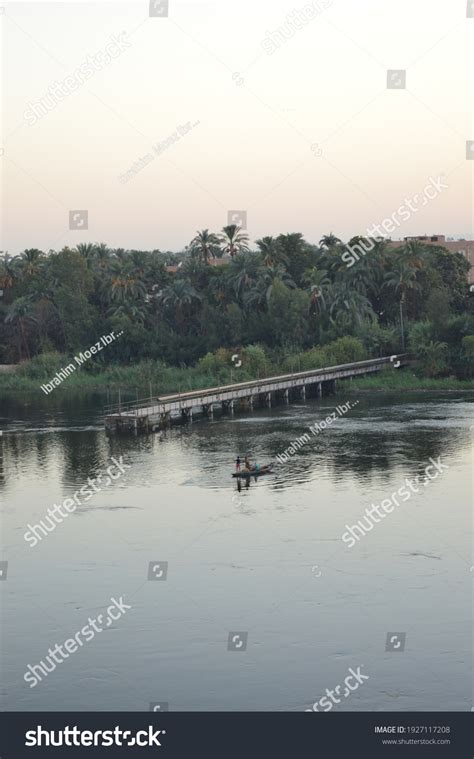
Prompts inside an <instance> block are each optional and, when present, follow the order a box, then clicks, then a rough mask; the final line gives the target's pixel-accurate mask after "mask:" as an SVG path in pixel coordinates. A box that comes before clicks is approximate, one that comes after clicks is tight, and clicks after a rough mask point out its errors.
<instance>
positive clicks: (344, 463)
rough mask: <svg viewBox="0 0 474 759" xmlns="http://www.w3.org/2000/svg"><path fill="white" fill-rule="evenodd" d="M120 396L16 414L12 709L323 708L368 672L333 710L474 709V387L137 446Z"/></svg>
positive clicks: (9, 659) (5, 402)
mask: <svg viewBox="0 0 474 759" xmlns="http://www.w3.org/2000/svg"><path fill="white" fill-rule="evenodd" d="M347 400H349V401H350V403H351V404H354V407H353V408H351V409H350V410H348V411H347V413H342V414H341V415H340V414H339V412H335V409H336V406H338V405H340V404H343V403H345V402H346V401H347ZM356 401H357V403H356ZM102 402H103V398H102V397H101V396H100V395H99V394H91V395H74V394H69V393H67V394H66V393H63V392H62V391H56V393H55V394H53V395H52V396H51V397H48V398H44V399H41V401H40V402H38V400H37V398H29V399H28V397H27V396H20V395H14V394H11V395H9V396H8V397H7V398H4V399H2V401H1V403H0V416H1V419H0V425H1V428H2V430H3V437H2V443H1V448H2V450H3V468H2V476H1V480H0V497H1V500H2V525H3V530H2V532H3V545H2V551H1V556H0V559H2V562H3V563H2V564H1V565H0V567H1V568H2V570H3V574H2V577H1V579H4V578H5V576H6V579H4V581H3V582H0V591H1V597H2V609H3V615H2V616H3V620H4V632H3V644H2V648H3V654H4V656H5V663H4V667H3V684H2V698H3V706H2V708H4V709H6V710H35V711H42V710H46V711H48V710H68V711H69V710H70V711H75V710H94V711H95V710H99V711H100V710H106V711H122V710H137V711H142V710H144V711H147V710H149V709H150V708H155V709H156V710H159V709H162V710H164V709H170V710H173V711H176V710H195V711H208V710H211V711H212V710H243V711H245V710H249V711H254V710H256V711H269V710H272V711H274V710H276V711H280V710H283V711H303V710H305V709H311V708H312V705H313V704H315V703H317V704H318V710H319V711H325V710H326V707H324V708H323V706H322V705H321V698H322V697H323V696H324V695H325V693H326V689H330V690H332V692H333V693H334V689H335V688H336V686H338V684H343V682H344V679H345V678H346V676H347V674H348V672H349V670H350V669H352V671H353V672H355V673H357V672H359V673H363V677H359V679H358V680H357V685H356V687H354V688H353V689H351V690H350V691H349V692H348V693H347V694H346V695H344V693H345V691H346V690H348V689H347V688H346V689H344V687H342V688H340V689H339V690H337V691H335V695H334V699H332V700H331V701H330V702H329V701H327V700H326V702H322V703H323V704H327V703H330V704H331V707H330V708H333V709H334V710H336V709H337V710H349V711H358V710H360V711H362V710H363V711H366V710H369V711H371V710H380V711H390V710H393V711H403V710H463V711H470V709H471V706H472V695H471V675H472V652H471V645H472V583H473V578H474V570H473V567H472V564H473V563H474V562H473V560H472V558H471V540H472V463H473V458H472V430H471V429H470V428H471V426H472V425H473V424H474V420H473V410H474V405H473V402H474V392H473V393H472V394H470V393H456V392H452V393H449V394H447V393H445V394H436V393H421V394H420V393H417V394H415V393H413V394H408V393H404V394H403V395H402V394H394V393H371V394H360V395H359V396H357V397H356V396H354V395H351V396H347V397H345V396H344V391H341V392H340V393H338V394H337V395H336V396H331V397H324V398H322V399H320V400H307V401H305V402H298V403H292V404H290V405H289V406H283V405H282V406H278V407H275V408H273V409H268V408H265V409H263V408H262V409H255V410H254V411H253V412H246V413H236V414H235V415H234V416H228V417H223V418H220V417H219V416H217V415H216V416H215V418H214V420H206V419H196V420H195V421H194V422H193V423H192V424H188V425H186V426H179V427H173V428H172V429H171V430H169V431H167V432H162V433H157V434H154V435H150V436H139V437H136V438H134V437H133V436H130V437H128V436H120V437H118V436H107V435H106V434H105V432H104V430H103V426H102V423H101V420H100V413H101V409H102ZM333 412H335V419H334V421H332V420H331V422H330V423H329V424H328V425H327V426H326V428H325V429H322V428H321V431H320V432H319V433H318V434H313V433H312V432H310V431H309V427H310V426H311V425H314V424H315V423H319V422H320V421H321V420H323V419H325V418H326V417H328V415H329V416H330V415H331V414H332V413H333ZM330 418H331V417H330ZM304 433H307V437H308V440H306V438H305V439H304V442H303V444H301V445H300V446H297V447H298V450H296V452H295V453H294V455H289V456H288V460H287V461H286V462H284V463H278V462H277V465H276V467H275V473H274V474H273V475H270V476H265V477H263V476H262V477H261V478H260V479H259V480H258V481H255V480H252V481H251V482H250V483H249V486H248V487H246V486H245V485H244V486H243V487H242V488H241V489H240V490H239V489H238V487H237V483H236V480H235V479H232V478H231V477H230V474H231V472H232V471H233V462H234V459H235V457H236V455H237V453H240V454H245V453H246V452H250V453H251V455H252V457H253V458H254V459H257V460H258V461H259V462H260V463H265V462H267V461H271V460H273V461H277V459H276V456H277V454H281V453H282V452H283V451H285V450H286V449H288V447H289V446H290V444H291V442H292V441H294V440H296V439H298V438H301V436H302V435H303V434H304ZM111 457H114V459H115V461H116V462H117V465H114V466H115V469H114V477H115V478H116V479H113V480H111V481H110V484H107V479H106V477H105V476H103V479H102V480H101V482H100V484H98V481H97V479H96V477H97V474H98V473H99V472H102V473H104V472H105V469H106V468H107V467H108V466H110V465H111ZM433 462H435V464H436V466H435V464H433ZM430 464H431V469H430V476H431V479H429V478H428V479H425V475H424V472H425V468H426V467H427V466H429V465H430ZM122 470H124V471H123V472H122ZM416 477H418V478H419V479H418V480H416V479H415V478H416ZM88 478H94V480H93V481H94V483H95V490H94V489H92V490H90V489H89V490H88V489H87V480H88ZM406 478H408V479H409V480H410V482H412V483H415V482H416V483H418V487H417V491H418V492H417V491H416V490H415V485H413V488H411V489H408V490H407V489H406ZM109 480H110V478H109ZM85 486H86V490H83V495H81V494H80V489H81V488H84V487H85ZM404 486H405V490H404V491H403V492H404V493H407V492H408V497H405V495H404V497H403V500H402V498H401V497H400V496H398V497H397V496H395V501H398V503H394V501H393V494H394V493H395V494H396V493H397V492H398V491H399V490H400V488H403V487H404ZM86 492H92V495H91V496H90V497H88V498H87V500H86V496H85V495H84V493H86ZM78 493H79V495H78ZM74 494H75V495H76V497H75V499H74ZM66 498H70V499H71V501H69V502H68V503H73V507H71V510H70V511H69V510H68V511H64V507H63V512H62V513H64V514H65V516H64V517H62V518H61V521H54V522H53V524H54V529H51V531H45V530H43V531H41V530H40V531H38V529H36V534H37V535H39V538H37V541H36V543H34V540H33V539H32V538H31V537H30V539H29V540H27V539H25V533H26V532H27V530H28V529H33V528H35V525H38V524H39V523H40V522H41V520H43V521H44V520H45V516H47V510H48V508H49V509H51V508H52V507H53V505H54V504H63V502H64V500H65V499H66ZM387 499H388V500H389V501H390V502H391V504H392V508H391V509H390V510H388V508H387V511H384V512H383V518H381V517H380V511H376V512H375V511H372V512H371V513H372V514H379V518H378V521H375V519H376V517H375V516H374V517H373V520H374V521H373V523H372V526H371V528H370V531H369V529H368V524H369V523H368V522H366V524H367V531H366V532H363V531H362V530H361V529H359V531H357V530H355V531H354V533H355V534H357V537H358V539H357V540H356V539H354V540H352V541H349V540H348V539H347V537H346V540H345V541H344V540H343V538H342V536H343V534H344V533H345V532H346V531H347V529H348V528H351V527H353V526H354V525H355V524H356V523H357V522H358V520H361V519H362V518H363V517H364V515H365V514H366V511H365V509H367V508H369V507H371V506H372V505H378V504H381V503H382V501H384V500H385V501H387ZM78 502H79V503H78ZM73 509H74V510H73ZM55 513H56V514H57V513H58V512H57V511H56V512H55ZM44 533H45V534H44ZM360 533H361V534H360ZM6 561H7V562H8V566H6V565H5V563H4V562H6ZM148 577H150V578H151V579H148ZM111 599H115V601H116V602H117V605H116V606H115V607H114V608H115V609H117V608H119V609H120V612H119V614H117V613H116V614H115V616H116V617H117V618H116V619H114V620H113V621H112V620H111V619H110V617H109V618H108V626H107V625H104V627H103V628H102V627H101V626H100V625H99V623H97V622H96V625H97V630H96V628H94V632H93V633H92V637H91V634H89V635H88V636H87V639H86V637H85V633H84V632H80V631H81V630H83V628H84V626H86V625H87V624H90V623H88V620H90V619H91V618H92V619H98V616H99V615H101V614H102V613H104V610H105V609H107V607H109V606H110V604H111V603H112V605H113V604H114V602H112V601H111ZM89 629H90V627H89ZM67 639H73V640H75V641H76V650H73V648H74V647H73V646H72V644H70V645H69V647H68V648H67V650H66V649H65V648H64V646H63V647H62V649H60V650H62V651H63V653H62V654H58V653H56V657H57V658H52V657H51V655H49V656H50V660H49V661H50V662H51V661H52V662H53V665H52V666H49V667H46V668H45V667H44V666H43V669H40V670H38V668H36V669H35V666H36V665H37V664H38V663H40V662H45V661H46V657H47V656H48V650H49V649H54V647H55V646H56V644H63V643H64V641H66V640H67ZM55 650H56V652H57V651H58V649H55ZM64 652H66V653H64ZM68 652H69V653H68ZM28 665H29V666H30V668H29V669H28ZM48 669H49V670H51V671H49V672H48ZM43 671H44V672H45V674H43V675H42V676H41V673H42V672H43ZM28 672H29V673H30V677H29V678H28V679H27V680H25V678H24V676H25V674H27V673H28ZM33 672H36V675H33V674H32V673H33ZM38 672H40V678H38V677H37V674H38ZM354 682H355V681H353V683H354ZM32 683H34V685H33V687H32ZM336 694H337V696H339V698H337V696H336ZM336 699H337V700H336ZM155 705H156V706H155Z"/></svg>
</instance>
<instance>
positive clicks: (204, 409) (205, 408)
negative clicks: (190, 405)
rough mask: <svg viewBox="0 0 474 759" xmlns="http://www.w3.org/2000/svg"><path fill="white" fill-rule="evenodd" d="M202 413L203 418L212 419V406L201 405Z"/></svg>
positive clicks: (210, 404) (209, 404)
mask: <svg viewBox="0 0 474 759" xmlns="http://www.w3.org/2000/svg"><path fill="white" fill-rule="evenodd" d="M202 413H203V414H204V415H205V416H208V417H211V418H212V417H213V416H214V406H213V405H212V403H206V404H205V405H203V407H202Z"/></svg>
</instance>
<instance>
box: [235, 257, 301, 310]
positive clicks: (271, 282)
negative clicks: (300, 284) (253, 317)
mask: <svg viewBox="0 0 474 759" xmlns="http://www.w3.org/2000/svg"><path fill="white" fill-rule="evenodd" d="M276 282H283V284H284V285H286V287H290V288H293V287H296V285H295V283H294V281H293V279H292V278H291V277H290V275H289V274H288V272H287V271H286V269H285V268H284V267H283V266H282V265H281V264H277V265H276V266H261V267H260V268H259V269H258V271H257V280H256V282H255V284H254V285H253V287H252V289H251V290H249V291H248V292H247V293H246V294H245V295H244V303H245V305H247V306H248V305H253V304H255V305H257V307H259V308H261V307H263V305H264V304H265V303H266V304H267V305H268V303H269V302H270V298H271V296H272V292H273V288H274V286H275V283H276Z"/></svg>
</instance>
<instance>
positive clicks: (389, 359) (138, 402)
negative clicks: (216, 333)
mask: <svg viewBox="0 0 474 759" xmlns="http://www.w3.org/2000/svg"><path fill="white" fill-rule="evenodd" d="M413 358H414V356H413V355H412V354H409V353H399V354H395V355H393V356H384V357H383V358H374V359H367V360H366V361H354V362H352V363H349V364H337V365H335V366H326V367H323V368H320V369H308V370H306V371H303V372H291V373H290V374H280V375H272V376H270V377H260V378H259V379H257V380H248V381H246V382H236V383H232V384H229V385H218V386H216V387H203V388H200V389H197V390H190V391H189V392H186V393H174V394H172V395H162V396H159V397H158V396H147V397H144V398H137V399H134V400H131V401H123V402H122V401H121V402H120V403H113V404H108V405H107V406H104V416H111V415H116V414H127V415H129V416H130V415H134V414H136V415H137V416H138V413H139V410H140V409H143V408H147V407H153V406H159V405H162V404H166V403H171V402H178V403H179V402H181V401H184V402H188V401H190V400H193V399H198V398H202V397H203V396H207V395H213V394H214V395H216V394H222V393H229V392H231V391H232V390H236V391H241V390H244V389H249V390H251V389H255V388H257V389H258V388H260V387H261V386H262V385H268V384H272V383H277V382H288V381H291V380H295V379H304V378H311V377H314V378H315V381H317V377H318V376H323V375H325V374H327V373H328V372H337V371H349V370H351V369H361V368H364V367H367V368H368V367H372V366H379V365H380V366H382V365H384V364H390V363H395V362H397V361H403V362H404V363H405V362H406V361H408V360H410V359H413ZM262 392H263V391H262Z"/></svg>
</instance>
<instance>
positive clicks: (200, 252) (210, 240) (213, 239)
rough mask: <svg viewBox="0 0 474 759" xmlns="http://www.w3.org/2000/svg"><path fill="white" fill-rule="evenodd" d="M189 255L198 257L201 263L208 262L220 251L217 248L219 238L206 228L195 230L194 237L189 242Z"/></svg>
mask: <svg viewBox="0 0 474 759" xmlns="http://www.w3.org/2000/svg"><path fill="white" fill-rule="evenodd" d="M190 249H191V255H192V256H195V257H196V258H198V259H200V260H201V261H202V263H204V264H208V263H209V259H210V258H217V257H218V256H219V255H220V253H221V251H220V248H219V238H218V236H217V235H215V234H214V233H213V232H209V230H208V229H203V230H202V231H201V232H196V235H195V237H193V239H192V240H191V242H190Z"/></svg>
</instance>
